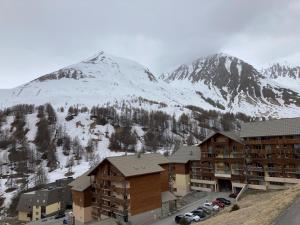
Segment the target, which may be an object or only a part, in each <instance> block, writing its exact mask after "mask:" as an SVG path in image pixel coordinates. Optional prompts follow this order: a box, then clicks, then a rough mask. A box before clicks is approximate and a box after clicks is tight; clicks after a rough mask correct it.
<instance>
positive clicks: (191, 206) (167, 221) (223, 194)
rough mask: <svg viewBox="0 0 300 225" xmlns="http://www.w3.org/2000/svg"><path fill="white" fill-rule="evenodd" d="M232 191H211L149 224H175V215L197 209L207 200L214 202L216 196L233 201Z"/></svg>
mask: <svg viewBox="0 0 300 225" xmlns="http://www.w3.org/2000/svg"><path fill="white" fill-rule="evenodd" d="M229 194H230V193H229V192H211V193H207V195H206V196H204V197H203V198H201V199H199V200H196V201H195V202H193V203H191V204H189V205H187V206H186V207H184V208H183V209H181V210H179V211H178V212H176V213H175V214H173V215H171V216H169V217H166V218H164V219H161V220H159V221H156V222H154V223H151V224H147V225H174V224H176V223H175V220H174V219H175V216H177V215H181V214H184V213H187V212H191V211H193V210H195V209H197V208H198V207H200V206H202V205H203V204H204V203H205V202H206V201H208V202H212V201H213V200H215V199H216V198H226V199H228V200H230V201H231V202H233V201H232V200H233V199H231V198H228V195H229Z"/></svg>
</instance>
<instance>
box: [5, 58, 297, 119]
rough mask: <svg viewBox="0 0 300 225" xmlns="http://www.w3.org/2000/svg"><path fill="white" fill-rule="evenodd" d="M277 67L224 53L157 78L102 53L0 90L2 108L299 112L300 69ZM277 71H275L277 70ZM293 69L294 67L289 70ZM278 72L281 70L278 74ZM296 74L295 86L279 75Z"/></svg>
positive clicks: (292, 76)
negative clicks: (260, 66) (256, 65)
mask: <svg viewBox="0 0 300 225" xmlns="http://www.w3.org/2000/svg"><path fill="white" fill-rule="evenodd" d="M283 68H284V69H280V66H279V65H277V66H273V67H270V68H269V69H266V70H264V71H262V72H261V71H258V70H257V69H255V68H254V67H253V66H252V65H251V64H249V63H247V62H245V61H243V60H241V59H238V58H236V57H233V56H230V55H226V54H223V53H221V54H215V55H211V56H207V57H202V58H199V59H196V60H194V61H193V62H191V63H190V64H183V65H180V66H178V68H177V69H175V70H174V71H170V72H168V73H164V74H163V75H161V76H160V77H159V78H156V76H155V75H154V74H153V73H151V71H150V70H149V69H148V68H146V67H145V66H143V65H140V64H139V63H136V62H134V61H132V60H128V59H124V58H120V57H116V56H112V55H109V54H106V53H104V52H100V53H99V54H96V55H95V56H93V57H91V58H89V59H87V60H84V61H82V62H80V63H77V64H74V65H71V66H68V67H65V68H63V69H60V70H58V71H56V72H53V73H50V74H47V75H44V76H41V77H39V78H37V79H36V80H33V81H31V82H29V83H27V84H24V85H22V86H19V87H17V88H14V89H11V90H0V107H2V108H3V107H7V106H12V105H15V104H20V103H29V104H35V105H40V104H45V103H47V102H50V103H51V104H52V105H54V106H56V107H60V106H65V107H69V106H71V105H85V106H95V105H108V104H109V105H116V104H117V105H120V104H123V103H124V102H126V104H128V105H132V106H134V107H145V108H147V109H156V108H160V109H161V108H163V109H161V110H164V111H167V112H169V113H174V112H175V113H176V111H178V109H179V108H184V107H185V106H186V105H194V106H197V107H201V108H204V109H214V110H219V111H223V112H234V113H236V112H243V113H246V114H248V115H259V116H266V117H267V116H273V117H283V116H295V115H300V95H299V89H297V85H296V86H295V83H297V82H298V83H299V84H300V78H299V80H296V82H295V79H298V78H297V77H299V68H291V67H288V68H287V67H283ZM274 71H275V72H274ZM286 71H290V72H286ZM279 74H280V75H279ZM279 78H280V79H293V80H294V83H293V85H294V86H291V85H287V84H286V83H284V82H282V81H281V82H279V80H278V79H279Z"/></svg>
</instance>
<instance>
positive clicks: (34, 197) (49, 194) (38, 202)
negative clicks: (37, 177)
mask: <svg viewBox="0 0 300 225" xmlns="http://www.w3.org/2000/svg"><path fill="white" fill-rule="evenodd" d="M62 190H63V188H62V187H57V188H54V189H41V190H38V191H33V192H28V193H23V194H22V195H21V196H20V200H19V202H18V205H17V210H18V211H21V212H31V211H32V206H33V205H35V206H47V205H50V204H53V203H55V202H59V201H61V199H62V197H61V195H62V194H63V192H62Z"/></svg>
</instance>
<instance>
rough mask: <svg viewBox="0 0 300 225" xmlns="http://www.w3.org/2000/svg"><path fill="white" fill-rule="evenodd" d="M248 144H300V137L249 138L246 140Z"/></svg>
mask: <svg viewBox="0 0 300 225" xmlns="http://www.w3.org/2000/svg"><path fill="white" fill-rule="evenodd" d="M245 144H246V145H268V144H270V145H277V144H279V145H280V144H285V145H289V144H300V138H295V139H289V138H272V139H267V140H248V141H245Z"/></svg>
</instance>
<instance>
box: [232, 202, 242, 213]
mask: <svg viewBox="0 0 300 225" xmlns="http://www.w3.org/2000/svg"><path fill="white" fill-rule="evenodd" d="M239 209H240V207H239V206H238V205H237V204H234V205H233V206H232V208H231V210H230V212H232V211H236V210H239Z"/></svg>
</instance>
